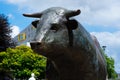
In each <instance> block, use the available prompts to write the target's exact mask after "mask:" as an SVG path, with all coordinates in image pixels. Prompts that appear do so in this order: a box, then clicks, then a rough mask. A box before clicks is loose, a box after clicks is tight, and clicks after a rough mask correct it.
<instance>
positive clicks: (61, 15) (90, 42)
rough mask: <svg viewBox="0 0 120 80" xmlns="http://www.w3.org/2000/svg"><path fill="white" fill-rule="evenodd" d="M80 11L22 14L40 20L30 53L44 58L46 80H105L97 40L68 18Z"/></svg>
mask: <svg viewBox="0 0 120 80" xmlns="http://www.w3.org/2000/svg"><path fill="white" fill-rule="evenodd" d="M79 13H80V10H76V11H71V10H67V9H64V8H60V7H54V8H49V9H47V10H45V11H43V12H41V13H35V14H24V16H27V17H36V18H40V20H39V21H34V22H32V24H33V25H34V26H35V27H36V28H37V31H36V35H35V37H34V39H33V42H31V47H32V49H33V50H34V51H35V52H37V53H40V54H42V55H44V56H46V57H47V58H48V65H47V72H46V73H47V74H46V75H47V76H46V77H47V78H48V80H106V75H107V72H106V63H105V59H104V56H103V53H102V50H101V48H100V45H99V43H98V41H97V39H96V38H95V37H94V36H91V35H90V34H89V33H88V32H87V31H86V30H85V29H84V28H83V26H82V25H81V24H80V23H79V22H78V21H77V20H75V19H72V18H71V17H73V16H76V15H78V14H79Z"/></svg>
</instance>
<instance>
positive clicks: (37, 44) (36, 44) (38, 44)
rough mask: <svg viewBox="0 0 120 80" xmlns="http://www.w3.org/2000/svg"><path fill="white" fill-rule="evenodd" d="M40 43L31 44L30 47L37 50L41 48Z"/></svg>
mask: <svg viewBox="0 0 120 80" xmlns="http://www.w3.org/2000/svg"><path fill="white" fill-rule="evenodd" d="M40 45H41V43H40V42H30V46H31V48H32V49H33V50H35V48H36V47H38V46H40Z"/></svg>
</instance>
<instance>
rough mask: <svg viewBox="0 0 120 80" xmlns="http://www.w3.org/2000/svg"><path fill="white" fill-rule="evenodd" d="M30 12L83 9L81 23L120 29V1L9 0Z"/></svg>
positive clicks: (80, 17)
mask: <svg viewBox="0 0 120 80" xmlns="http://www.w3.org/2000/svg"><path fill="white" fill-rule="evenodd" d="M7 1H8V2H9V3H13V4H16V5H17V6H19V7H20V8H21V9H28V10H29V12H30V11H31V12H33V11H34V12H37V11H42V10H44V9H46V8H49V7H53V6H60V7H65V8H68V9H78V8H79V9H81V11H82V13H81V15H80V16H79V19H80V21H82V22H84V23H86V24H91V25H101V26H109V27H110V26H114V27H117V28H119V29H120V24H119V21H120V15H119V14H120V10H119V7H120V0H100V1H97V0H7Z"/></svg>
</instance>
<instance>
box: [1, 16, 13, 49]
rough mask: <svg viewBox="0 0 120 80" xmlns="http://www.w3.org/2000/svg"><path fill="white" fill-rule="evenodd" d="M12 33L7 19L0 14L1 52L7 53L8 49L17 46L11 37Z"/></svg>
mask: <svg viewBox="0 0 120 80" xmlns="http://www.w3.org/2000/svg"><path fill="white" fill-rule="evenodd" d="M11 32H12V30H11V29H10V25H9V22H8V19H7V17H6V16H5V15H3V14H0V51H5V50H6V49H7V48H8V47H14V46H15V44H14V41H13V40H12V38H11V35H10V33H11Z"/></svg>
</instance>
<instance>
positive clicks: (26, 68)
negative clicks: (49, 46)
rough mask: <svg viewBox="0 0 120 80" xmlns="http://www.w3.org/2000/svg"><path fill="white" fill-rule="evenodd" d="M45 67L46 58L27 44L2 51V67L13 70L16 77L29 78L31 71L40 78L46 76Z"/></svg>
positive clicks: (0, 66)
mask: <svg viewBox="0 0 120 80" xmlns="http://www.w3.org/2000/svg"><path fill="white" fill-rule="evenodd" d="M45 67H46V58H45V57H43V56H41V55H38V54H36V53H34V52H33V51H32V50H31V48H29V47H27V46H19V47H16V48H14V49H12V48H8V49H7V50H6V52H1V53H0V68H1V69H5V70H9V71H11V72H12V73H13V75H14V76H15V77H16V78H28V77H30V75H31V73H34V74H35V75H36V76H37V77H38V78H39V79H40V78H44V77H45Z"/></svg>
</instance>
